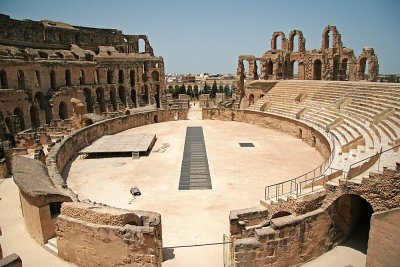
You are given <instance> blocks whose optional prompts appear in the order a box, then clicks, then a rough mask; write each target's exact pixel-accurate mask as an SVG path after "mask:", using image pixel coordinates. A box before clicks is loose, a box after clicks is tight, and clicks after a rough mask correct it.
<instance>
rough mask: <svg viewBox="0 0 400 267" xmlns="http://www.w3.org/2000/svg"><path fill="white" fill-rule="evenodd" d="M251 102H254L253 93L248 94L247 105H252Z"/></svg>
mask: <svg viewBox="0 0 400 267" xmlns="http://www.w3.org/2000/svg"><path fill="white" fill-rule="evenodd" d="M252 104H254V95H253V94H250V95H249V106H250V105H252Z"/></svg>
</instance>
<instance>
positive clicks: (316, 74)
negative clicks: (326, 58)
mask: <svg viewBox="0 0 400 267" xmlns="http://www.w3.org/2000/svg"><path fill="white" fill-rule="evenodd" d="M321 67H322V63H321V60H319V59H316V60H315V61H314V64H313V79H314V80H321V70H322V68H321Z"/></svg>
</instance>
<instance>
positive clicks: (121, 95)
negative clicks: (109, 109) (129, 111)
mask: <svg viewBox="0 0 400 267" xmlns="http://www.w3.org/2000/svg"><path fill="white" fill-rule="evenodd" d="M118 95H119V100H121V102H122V104H123V105H124V106H125V107H126V90H125V87H124V86H120V87H118Z"/></svg>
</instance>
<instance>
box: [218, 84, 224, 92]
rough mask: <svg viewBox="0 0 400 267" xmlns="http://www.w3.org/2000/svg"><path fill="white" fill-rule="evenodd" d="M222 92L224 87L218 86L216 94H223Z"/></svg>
mask: <svg viewBox="0 0 400 267" xmlns="http://www.w3.org/2000/svg"><path fill="white" fill-rule="evenodd" d="M223 92H224V86H223V85H220V86H219V87H218V93H223Z"/></svg>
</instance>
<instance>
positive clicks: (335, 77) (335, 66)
mask: <svg viewBox="0 0 400 267" xmlns="http://www.w3.org/2000/svg"><path fill="white" fill-rule="evenodd" d="M339 69H340V62H339V56H335V57H333V69H332V79H333V80H334V81H337V80H339V77H340V73H339Z"/></svg>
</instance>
